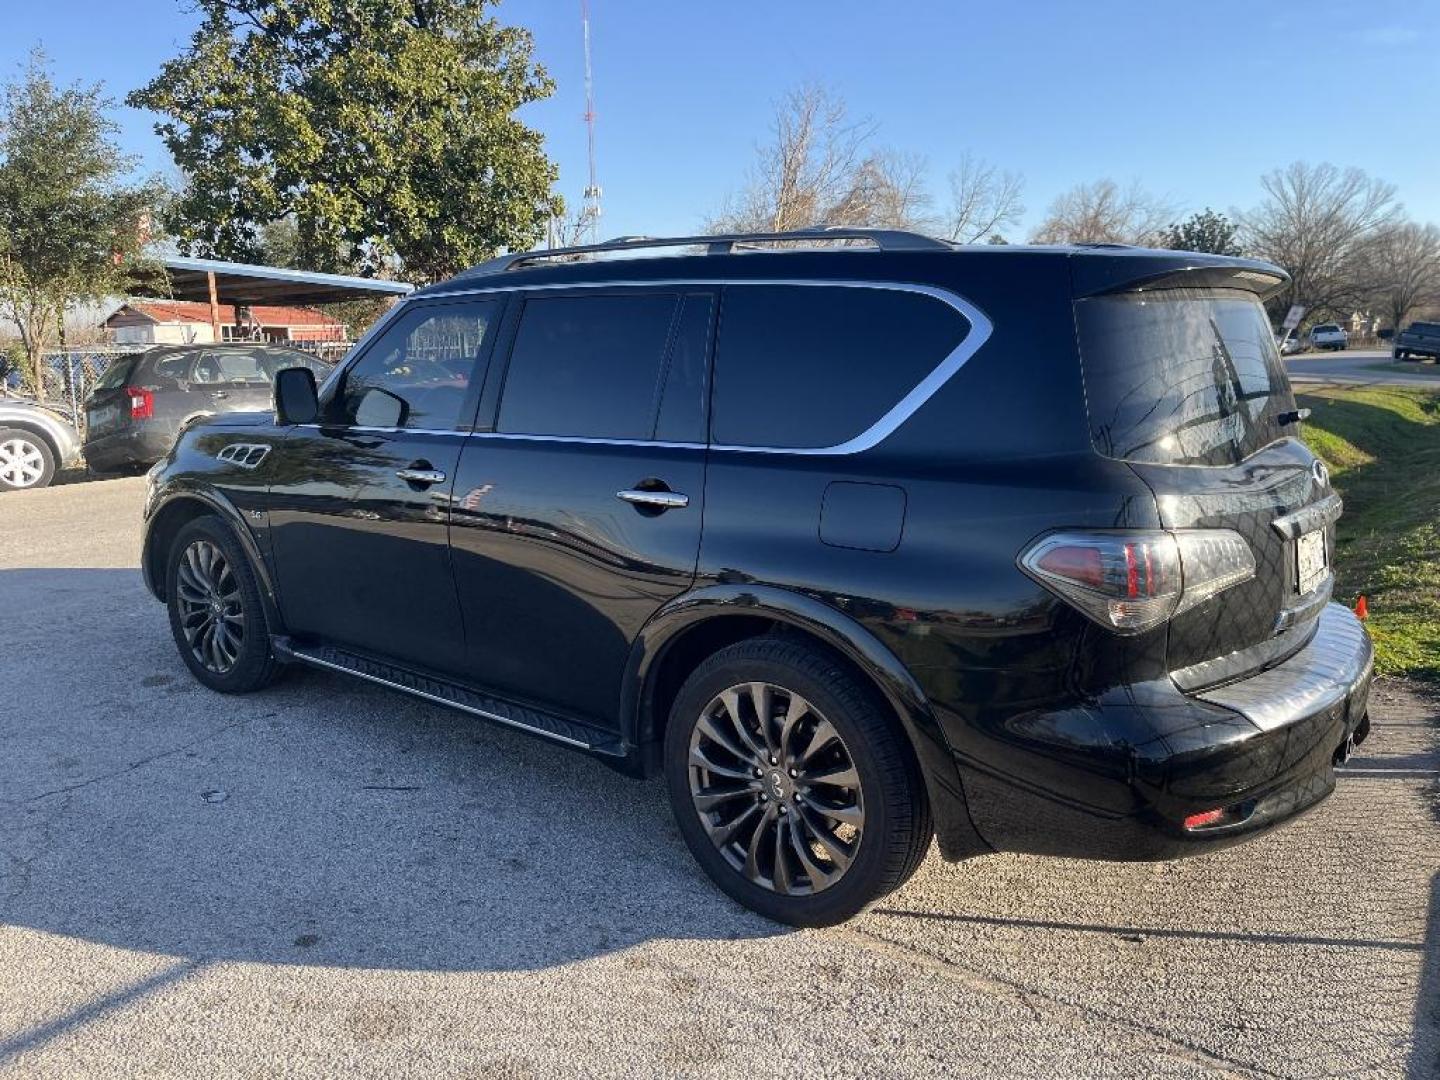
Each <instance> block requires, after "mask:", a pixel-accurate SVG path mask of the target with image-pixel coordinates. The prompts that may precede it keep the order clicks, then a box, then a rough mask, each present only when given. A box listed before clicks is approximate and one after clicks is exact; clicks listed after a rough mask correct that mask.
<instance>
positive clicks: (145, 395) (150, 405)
mask: <svg viewBox="0 0 1440 1080" xmlns="http://www.w3.org/2000/svg"><path fill="white" fill-rule="evenodd" d="M125 394H126V396H128V397H129V399H130V419H131V420H149V419H150V418H151V417H152V416H154V415H155V392H154V391H153V390H146V389H145V388H144V387H143V386H127V387H126V388H125Z"/></svg>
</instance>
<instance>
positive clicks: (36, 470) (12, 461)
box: [0, 439, 45, 488]
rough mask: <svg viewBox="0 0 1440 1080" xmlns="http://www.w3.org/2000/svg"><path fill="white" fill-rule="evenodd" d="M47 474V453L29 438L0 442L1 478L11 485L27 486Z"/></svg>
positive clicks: (37, 481)
mask: <svg viewBox="0 0 1440 1080" xmlns="http://www.w3.org/2000/svg"><path fill="white" fill-rule="evenodd" d="M44 475H45V455H44V454H42V453H41V452H40V447H38V446H36V445H35V444H34V443H32V442H30V440H28V439H6V440H5V441H4V442H0V480H3V481H4V482H5V483H7V484H9V485H10V486H11V487H17V488H26V487H31V486H33V485H35V484H37V483H39V482H40V478H41V477H42V476H44Z"/></svg>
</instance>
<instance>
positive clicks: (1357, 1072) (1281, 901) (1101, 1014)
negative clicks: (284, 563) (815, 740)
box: [0, 480, 1440, 1080]
mask: <svg viewBox="0 0 1440 1080" xmlns="http://www.w3.org/2000/svg"><path fill="white" fill-rule="evenodd" d="M140 494H141V487H140V481H134V480H117V481H104V482H97V483H92V484H84V485H78V486H74V487H69V488H56V489H51V490H48V491H38V492H27V493H21V494H16V495H5V496H0V612H3V613H4V616H5V618H4V623H3V625H4V650H3V654H0V701H3V708H0V987H3V991H0V1073H5V1072H7V1071H8V1073H9V1074H11V1075H17V1076H18V1075H22V1074H23V1075H27V1076H29V1075H50V1076H66V1077H87V1076H94V1077H110V1076H114V1075H116V1074H140V1073H144V1074H148V1075H166V1074H169V1075H174V1074H180V1073H185V1074H189V1075H194V1074H201V1075H210V1076H230V1075H251V1076H260V1075H266V1076H268V1075H275V1074H278V1073H280V1072H281V1071H285V1072H286V1074H287V1075H293V1076H322V1075H329V1076H335V1075H349V1074H353V1075H362V1076H386V1077H389V1076H396V1075H400V1074H436V1075H458V1074H464V1075H471V1076H488V1077H517V1078H519V1077H550V1076H568V1075H585V1076H621V1075H630V1076H665V1077H669V1076H678V1075H693V1076H737V1077H740V1076H743V1077H754V1076H757V1075H759V1076H774V1075H792V1076H793V1075H801V1076H806V1077H812V1076H837V1077H840V1076H937V1075H960V1076H984V1075H1015V1076H1035V1077H1056V1076H1087V1077H1089V1076H1104V1077H1154V1076H1161V1077H1199V1076H1246V1077H1248V1076H1265V1077H1270V1076H1281V1077H1319V1076H1333V1075H1339V1074H1343V1075H1346V1076H1409V1077H1412V1078H1417V1080H1418V1078H1421V1077H1425V1078H1431V1077H1434V1076H1435V1075H1437V1067H1440V1027H1437V1025H1440V1017H1437V1015H1436V1009H1437V1003H1440V874H1437V871H1440V821H1437V812H1440V811H1437V763H1440V753H1437V745H1436V743H1437V728H1436V715H1437V706H1436V705H1435V704H1434V703H1433V702H1430V701H1426V700H1424V699H1423V698H1422V697H1420V696H1419V695H1418V694H1417V693H1416V692H1415V691H1414V689H1413V688H1407V687H1405V686H1401V685H1397V684H1389V685H1381V686H1380V687H1379V688H1378V689H1377V692H1376V695H1375V707H1374V716H1375V735H1374V737H1373V739H1372V741H1371V742H1370V743H1368V744H1367V745H1366V747H1365V755H1364V757H1363V758H1362V759H1360V760H1357V761H1356V762H1355V767H1353V768H1352V769H1350V770H1349V771H1348V772H1347V773H1346V775H1345V776H1344V778H1343V779H1342V781H1341V784H1340V787H1339V790H1338V792H1337V793H1336V795H1335V797H1334V798H1332V799H1331V800H1329V801H1328V802H1327V803H1326V804H1324V805H1323V807H1322V808H1321V809H1319V810H1317V811H1316V812H1315V813H1314V814H1312V815H1310V816H1308V817H1306V818H1305V819H1303V820H1301V821H1300V822H1298V823H1296V824H1295V825H1293V826H1292V827H1290V828H1289V829H1287V830H1284V831H1282V832H1281V833H1279V834H1276V835H1274V836H1271V837H1268V838H1266V839H1264V840H1261V841H1259V842H1257V843H1255V844H1252V845H1249V846H1247V847H1243V848H1240V849H1238V850H1235V851H1232V852H1227V853H1223V854H1220V855H1214V856H1209V857H1206V858H1203V859H1198V860H1192V861H1188V862H1183V863H1172V864H1161V865H1109V864H1093V863H1082V862H1071V861H1061V860H1048V861H1047V860H1040V859H1033V858H1022V857H1018V856H991V857H989V858H986V859H982V860H979V861H976V862H973V863H970V864H968V865H961V866H951V865H947V864H944V863H942V862H940V861H939V860H938V859H935V858H932V859H931V860H930V862H928V863H927V864H926V865H925V867H924V868H922V870H921V872H920V873H919V875H917V877H916V878H915V879H914V880H913V881H912V883H911V884H910V885H908V886H907V887H906V888H905V889H903V890H902V891H901V892H899V893H897V894H896V895H895V896H893V897H891V898H890V899H889V900H888V901H886V902H885V903H884V904H883V905H882V907H881V908H880V910H878V911H874V912H871V913H869V914H867V915H865V916H863V917H862V918H860V919H857V920H855V921H854V922H852V923H851V924H850V925H848V926H846V927H844V928H841V929H835V930H828V931H805V932H792V931H785V930H781V929H779V928H777V927H775V926H773V925H770V924H767V923H766V922H764V921H762V920H760V919H758V918H756V917H753V916H751V915H749V914H748V913H746V912H744V911H742V910H740V909H738V908H736V907H735V906H733V905H732V904H730V903H729V902H728V901H726V900H725V899H723V898H722V897H720V896H719V895H718V894H717V893H716V892H715V891H714V890H713V889H711V887H710V886H709V885H708V884H707V882H706V881H705V880H704V879H703V878H702V877H701V875H700V873H699V872H698V870H697V869H696V868H695V866H694V865H693V864H692V862H691V860H690V857H689V855H688V854H687V853H686V852H685V850H684V849H683V847H682V844H681V842H680V839H679V837H678V836H677V834H676V832H675V830H674V828H673V827H672V825H671V823H670V817H669V811H668V809H667V807H666V805H665V801H664V798H663V793H662V791H661V789H660V787H659V786H658V785H655V784H639V783H636V782H634V781H630V780H626V779H623V778H621V777H619V776H617V775H616V774H614V773H612V772H610V771H608V770H607V769H605V768H604V767H603V766H601V765H599V764H597V763H595V762H592V761H590V760H588V759H586V758H583V757H580V756H576V755H572V754H568V753H566V752H564V751H561V750H558V749H554V748H551V747H549V746H543V745H540V744H538V743H535V742H532V741H529V740H527V739H526V738H524V737H523V736H520V735H518V734H515V733H511V732H508V731H503V730H499V729H496V728H492V727H487V726H484V725H482V724H481V723H479V722H476V721H471V720H469V719H466V718H465V717H463V716H460V715H458V714H455V713H451V712H447V711H444V710H441V709H439V708H435V707H431V706H428V705H425V704H423V703H420V702H416V701H412V700H409V699H407V698H404V697H400V696H397V695H392V694H389V693H386V692H382V691H378V690H376V689H373V688H367V687H365V686H363V685H360V684H358V683H354V682H349V681H345V680H343V679H342V678H340V677H338V676H328V675H324V674H321V673H316V672H297V673H295V675H294V676H293V677H292V678H289V679H288V680H286V681H284V682H282V683H281V684H279V685H277V686H275V687H274V688H272V689H270V690H268V691H266V692H264V693H262V694H258V695H255V696H252V697H246V698H238V699H236V698H224V697H220V696H217V695H214V694H211V693H209V692H207V691H205V690H203V689H201V688H199V687H198V686H197V685H196V684H195V683H194V682H192V681H191V680H190V678H189V677H188V676H187V674H186V671H185V669H184V668H183V667H182V666H181V664H180V661H179V659H178V657H177V656H176V654H175V651H174V648H173V646H172V644H171V642H170V639H169V634H168V631H167V629H166V626H165V621H164V618H163V615H162V612H161V609H160V608H159V607H158V606H157V605H155V604H154V603H153V602H152V601H150V600H149V599H148V597H147V596H146V595H145V593H144V591H143V588H142V586H141V584H140V580H139V575H138V572H137V571H136V570H135V569H134V566H135V555H136V548H137V545H138V533H137V528H136V514H137V510H138V504H139V500H140Z"/></svg>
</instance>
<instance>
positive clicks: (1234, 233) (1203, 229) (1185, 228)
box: [1162, 206, 1244, 255]
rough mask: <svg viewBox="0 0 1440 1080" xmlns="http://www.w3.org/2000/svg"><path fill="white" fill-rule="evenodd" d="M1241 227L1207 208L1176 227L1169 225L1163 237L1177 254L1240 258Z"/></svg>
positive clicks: (1241, 251) (1168, 246)
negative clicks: (1180, 252)
mask: <svg viewBox="0 0 1440 1080" xmlns="http://www.w3.org/2000/svg"><path fill="white" fill-rule="evenodd" d="M1239 233H1240V227H1239V226H1238V225H1236V224H1235V223H1234V222H1233V221H1231V220H1230V219H1229V218H1227V217H1226V216H1225V215H1224V214H1217V213H1216V212H1215V211H1214V210H1211V209H1210V208H1209V207H1208V206H1207V207H1206V208H1205V209H1204V210H1201V211H1200V212H1199V213H1195V214H1191V215H1190V216H1189V217H1188V218H1186V219H1185V220H1184V221H1182V222H1180V223H1179V224H1178V225H1171V226H1170V227H1169V228H1168V229H1166V230H1165V232H1164V234H1163V237H1162V239H1163V241H1164V244H1165V246H1166V247H1167V248H1173V249H1175V250H1176V251H1206V252H1209V253H1210V254H1212V255H1243V254H1244V251H1243V250H1242V249H1241V247H1240V241H1239Z"/></svg>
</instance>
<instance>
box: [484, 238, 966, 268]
mask: <svg viewBox="0 0 1440 1080" xmlns="http://www.w3.org/2000/svg"><path fill="white" fill-rule="evenodd" d="M804 240H865V241H868V242H870V243H871V244H873V245H874V246H875V247H876V248H877V249H878V250H880V251H953V250H954V249H955V245H954V244H952V243H950V242H949V241H948V240H939V239H936V238H935V237H933V236H926V235H924V234H923V233H915V232H905V231H904V230H901V229H858V228H850V227H849V226H839V225H837V226H830V225H817V226H815V227H813V228H808V229H789V230H786V231H784V232H749V233H718V234H716V235H713V236H617V237H616V238H615V239H613V240H606V241H605V242H604V243H600V244H582V245H580V246H578V247H562V248H546V249H542V250H540V251H515V252H511V253H510V254H508V255H500V256H498V257H496V258H494V259H490V260H489V261H488V262H483V263H480V264H479V265H478V266H472V267H471V268H470V269H469V270H466V271H463V272H462V273H461V274H460V275H459V276H460V277H472V276H476V275H481V274H499V273H503V272H504V271H506V270H514V269H516V268H518V267H520V266H524V265H526V264H529V263H536V262H544V261H546V260H549V259H570V258H574V257H576V256H580V255H598V254H602V253H607V252H616V251H637V250H644V249H646V248H667V247H701V248H704V250H705V254H706V255H729V254H730V253H731V252H733V251H735V249H736V248H737V247H742V246H749V245H752V244H766V243H785V242H790V243H794V242H796V241H804Z"/></svg>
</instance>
